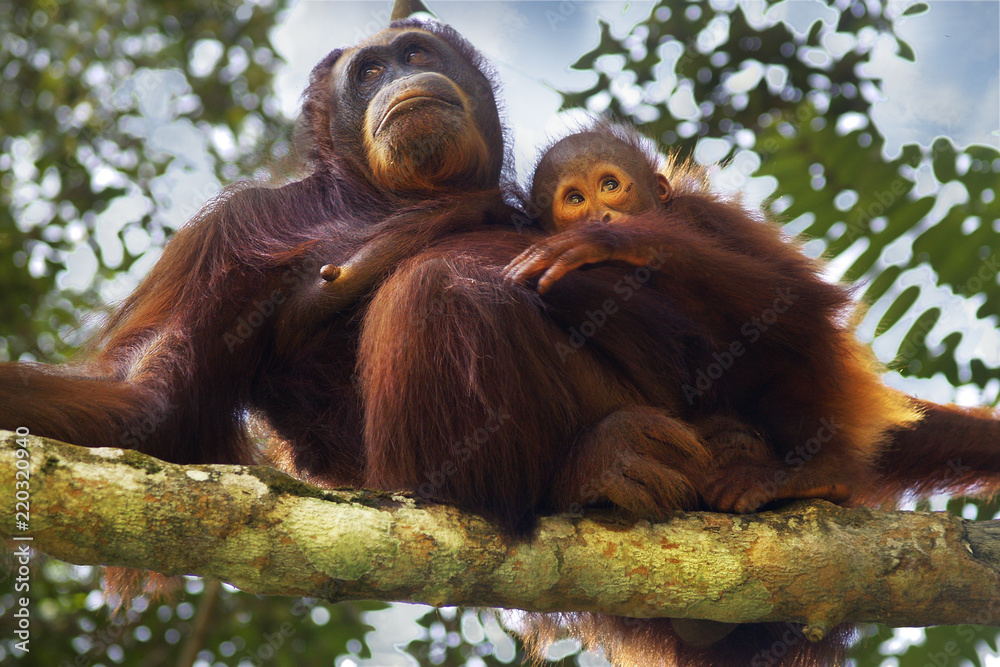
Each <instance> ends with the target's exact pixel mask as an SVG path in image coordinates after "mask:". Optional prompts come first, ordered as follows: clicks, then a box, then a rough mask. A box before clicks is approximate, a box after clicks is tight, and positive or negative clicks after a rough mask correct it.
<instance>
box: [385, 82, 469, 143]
mask: <svg viewBox="0 0 1000 667" xmlns="http://www.w3.org/2000/svg"><path fill="white" fill-rule="evenodd" d="M423 104H441V105H444V106H452V107H457V108H459V109H461V108H462V102H461V100H458V99H454V100H449V99H445V98H443V97H440V96H438V95H429V94H428V93H427V92H425V91H423V90H412V91H404V92H402V93H400V94H399V96H397V97H396V99H395V100H393V103H392V105H391V106H390V107H389V108H388V109H386V112H385V115H384V116H382V120H380V121H379V124H378V127H377V128H375V134H378V133H379V132H381V131H382V128H383V127H385V125H386V124H387V123H388V122H389V120H390V119H391V118H392V117H393V116H396V115H398V114H401V113H406V112H407V111H409V110H410V109H413V108H414V107H418V106H421V105H423Z"/></svg>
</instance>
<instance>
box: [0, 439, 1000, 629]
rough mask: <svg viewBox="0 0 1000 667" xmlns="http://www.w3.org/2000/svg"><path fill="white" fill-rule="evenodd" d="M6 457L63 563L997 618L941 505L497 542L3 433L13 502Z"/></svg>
mask: <svg viewBox="0 0 1000 667" xmlns="http://www.w3.org/2000/svg"><path fill="white" fill-rule="evenodd" d="M19 442H21V443H24V445H26V447H25V446H22V445H20V444H18V443H19ZM24 449H26V452H25V453H24V454H21V455H19V454H18V450H24ZM21 457H23V458H21ZM19 461H21V465H20V467H19V466H18V462H19ZM23 461H29V462H30V466H27V470H28V472H29V473H30V481H29V484H28V486H29V488H28V489H27V491H28V495H29V497H30V518H29V520H28V521H27V529H23V527H22V526H19V525H18V524H17V521H18V520H20V519H21V518H23V517H18V516H16V515H15V507H14V501H12V500H11V501H9V502H11V506H10V507H9V508H8V510H7V511H6V512H5V513H4V519H3V522H2V527H0V533H2V534H3V535H4V536H5V537H22V538H23V537H26V536H31V537H32V538H33V541H32V542H30V543H29V544H31V546H33V547H34V548H36V549H38V550H40V551H44V552H46V553H48V554H51V555H53V556H55V557H58V558H61V559H64V560H67V561H70V562H73V563H81V564H111V565H120V566H127V567H133V568H142V569H153V570H158V571H161V572H165V573H168V574H179V573H185V574H197V575H201V576H205V577H209V578H213V579H220V580H222V581H227V582H231V583H232V584H234V585H236V586H238V587H240V588H242V589H244V590H247V591H250V592H254V593H263V594H270V595H310V596H317V597H322V598H327V599H330V600H342V599H379V600H401V601H411V602H425V603H429V604H434V605H444V604H449V605H453V604H457V605H478V606H500V607H513V608H520V609H528V610H536V611H554V610H588V611H603V612H610V613H614V614H620V615H631V616H672V617H689V618H711V619H715V620H719V621H731V622H743V621H764V620H769V621H797V622H805V623H807V624H809V625H810V626H812V628H813V629H814V631H815V632H817V633H820V634H822V632H823V631H824V630H825V629H826V628H827V627H829V626H832V625H834V624H837V623H840V622H842V621H877V622H880V623H885V624H888V625H893V626H903V625H906V626H913V625H938V624H959V623H978V624H990V625H997V624H1000V574H998V569H1000V567H998V565H1000V547H998V545H1000V535H998V533H1000V529H998V527H997V526H996V525H995V524H994V523H992V522H980V523H977V522H970V521H965V520H963V519H961V518H959V517H956V516H953V515H951V514H947V513H924V512H881V511H874V510H866V509H859V510H847V509H843V508H840V507H836V506H834V505H830V504H828V503H823V502H818V501H817V502H810V503H800V504H797V505H794V506H793V507H791V508H788V509H786V510H784V511H780V512H765V513H761V514H757V515H752V516H735V515H726V514H711V513H678V514H677V515H676V516H675V517H674V518H673V519H671V520H670V521H668V522H666V523H663V524H658V525H650V524H649V523H647V522H639V523H637V524H634V525H631V524H626V523H623V522H621V521H618V520H616V519H614V517H612V516H610V515H602V514H597V513H594V514H593V515H591V514H588V515H587V516H585V517H566V516H560V517H547V518H543V519H542V520H541V521H540V522H539V530H538V532H537V534H536V537H535V538H534V539H533V540H531V541H530V542H527V541H524V542H516V543H511V542H509V541H508V540H506V539H504V538H503V537H502V536H500V535H498V534H497V532H496V530H495V529H494V528H493V527H492V526H490V525H489V524H488V523H486V522H485V521H483V520H482V519H480V518H478V517H476V516H473V515H469V514H466V513H463V512H461V511H459V510H457V509H455V508H453V507H449V506H444V505H436V504H433V503H428V502H425V501H422V500H420V499H414V498H411V497H408V496H406V495H402V494H392V493H384V492H375V491H357V490H349V491H347V490H344V491H322V490H319V489H317V488H315V487H311V486H308V485H306V484H303V483H301V482H298V481H296V480H294V479H292V478H290V477H287V476H286V475H284V474H282V473H280V472H277V471H275V470H273V469H270V468H265V467H242V466H223V465H216V466H177V465H172V464H168V463H164V462H162V461H159V460H156V459H153V458H150V457H148V456H145V455H142V454H139V453H137V452H132V451H123V450H117V449H86V448H82V447H75V446H73V445H66V444H63V443H59V442H56V441H52V440H46V439H43V438H31V437H28V438H18V437H17V436H15V435H14V434H12V433H8V432H4V431H0V494H2V497H4V498H8V499H13V498H15V493H16V491H17V490H18V489H17V488H15V484H16V482H17V481H18V476H17V474H16V473H17V472H18V470H24V468H25V467H26V465H27V464H25V463H24V462H23ZM20 481H22V482H23V481H24V475H23V474H22V475H21V476H20ZM23 487H24V485H23V484H22V486H21V487H20V490H21V491H23V490H25V489H24V488H23ZM22 498H23V495H22ZM19 509H23V508H19Z"/></svg>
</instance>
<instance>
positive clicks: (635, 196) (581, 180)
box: [552, 160, 670, 230]
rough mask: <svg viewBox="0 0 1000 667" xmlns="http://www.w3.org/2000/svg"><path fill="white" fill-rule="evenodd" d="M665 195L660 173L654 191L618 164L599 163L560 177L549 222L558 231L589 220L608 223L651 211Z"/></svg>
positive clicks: (647, 178) (667, 190) (663, 180)
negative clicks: (551, 222)
mask: <svg viewBox="0 0 1000 667" xmlns="http://www.w3.org/2000/svg"><path fill="white" fill-rule="evenodd" d="M669 193H670V186H669V184H667V179H666V177H664V176H663V175H662V174H656V188H655V191H654V190H652V189H651V188H650V187H649V177H648V176H646V177H645V178H637V177H636V176H633V175H632V174H631V173H629V172H628V171H626V170H625V169H623V168H622V167H621V166H620V165H617V164H614V163H612V162H607V161H604V160H600V161H596V162H592V163H591V164H589V165H587V166H586V167H584V168H582V169H575V170H574V171H572V172H564V173H563V174H562V176H561V177H560V179H559V182H558V184H557V185H556V188H555V193H554V197H553V199H552V221H553V223H554V225H555V227H556V229H560V230H561V229H566V228H567V227H570V226H572V225H574V224H577V223H580V222H586V221H592V220H602V221H604V222H612V221H614V220H616V219H617V218H619V217H621V216H623V215H637V214H639V213H645V212H646V211H651V210H653V208H655V207H656V206H658V205H659V204H660V203H662V202H665V201H666V200H667V199H668V198H669Z"/></svg>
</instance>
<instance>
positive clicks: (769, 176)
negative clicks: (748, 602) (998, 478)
mask: <svg viewBox="0 0 1000 667" xmlns="http://www.w3.org/2000/svg"><path fill="white" fill-rule="evenodd" d="M426 4H427V5H428V7H429V8H430V9H431V10H432V11H433V12H435V14H437V16H439V17H440V18H441V19H442V20H444V21H445V22H448V23H451V24H452V25H453V26H455V27H456V28H457V29H458V30H459V31H460V32H462V33H463V34H464V35H466V36H467V37H468V38H469V39H470V40H471V41H472V42H473V43H474V44H475V45H476V46H477V47H478V48H480V49H481V50H482V51H484V52H485V54H486V55H487V56H488V57H489V59H490V60H491V61H492V63H493V65H494V67H495V69H496V73H497V75H498V77H499V78H500V81H501V83H502V85H503V98H504V111H505V116H506V120H507V124H508V126H509V129H510V130H511V133H512V144H513V148H514V150H513V156H514V165H513V168H514V169H515V170H516V174H517V175H518V176H519V178H521V179H522V180H523V179H526V178H528V177H529V176H530V173H531V170H532V168H533V166H534V163H535V160H536V159H537V153H538V151H539V150H540V149H541V148H543V147H544V146H545V145H546V144H547V143H549V142H551V141H552V140H553V139H556V138H558V137H559V136H561V135H562V134H563V133H565V132H566V131H567V128H570V129H571V128H573V127H576V126H577V125H578V124H579V123H580V122H581V119H583V118H585V117H586V116H587V115H589V114H611V115H614V116H615V117H618V118H621V119H626V120H631V121H632V122H635V123H637V124H639V125H640V127H641V129H642V130H643V131H644V132H645V133H646V134H647V135H648V136H650V137H652V138H653V139H656V140H657V141H658V142H660V144H661V145H662V146H663V147H664V148H665V149H667V148H672V149H676V150H679V151H681V152H682V153H685V154H691V155H693V157H694V158H695V159H696V160H698V161H699V162H702V163H704V164H712V165H716V166H714V167H712V173H713V180H714V182H715V185H716V187H717V188H718V189H720V190H723V191H729V192H741V193H743V196H744V198H745V199H746V200H747V201H748V202H750V203H752V204H753V205H759V206H762V207H764V208H765V209H767V210H768V211H769V212H770V213H771V214H772V215H774V216H775V217H776V218H777V219H778V220H780V221H781V222H782V223H783V224H784V228H785V231H786V232H787V233H788V235H789V236H794V237H799V238H800V239H801V240H802V241H803V242H804V243H805V251H806V252H808V253H809V254H811V255H815V256H819V255H824V256H826V257H827V258H829V260H830V263H829V265H828V272H829V275H830V276H831V278H834V279H843V280H847V281H849V282H852V283H855V284H857V285H858V286H859V287H858V292H857V294H858V298H859V300H861V301H863V302H864V303H865V304H867V308H868V310H867V314H866V316H865V318H864V320H863V321H862V323H861V325H860V329H859V332H860V334H861V336H862V337H863V338H864V339H865V340H867V341H869V342H871V343H872V345H873V347H874V349H875V351H876V353H877V354H878V356H879V358H880V359H881V360H882V361H883V362H884V363H885V364H886V366H887V368H888V371H887V375H886V379H887V381H888V382H890V383H891V384H893V385H894V386H898V387H901V388H904V389H905V390H907V391H909V392H911V393H913V394H916V395H919V396H921V397H924V398H929V399H932V400H936V401H953V400H954V401H958V402H962V403H965V404H977V403H982V404H990V405H996V404H997V402H998V394H1000V327H998V322H1000V278H998V275H1000V202H998V201H997V195H998V192H997V190H998V188H1000V3H998V2H996V1H995V0H977V1H967V0H934V1H932V2H927V3H924V2H913V1H912V0H905V1H902V2H888V3H885V2H875V1H871V2H865V1H855V0H838V1H836V2H823V1H820V0H816V1H812V0H789V1H785V2H776V3H774V2H761V1H755V2H735V1H732V2H727V1H723V0H719V1H713V2H706V3H701V2H678V1H667V2H660V3H656V2H631V3H618V2H585V1H576V0H566V1H562V2H543V1H539V2H491V1H484V2H469V1H457V0H455V1H450V0H426ZM390 5H391V3H390V2H389V0H372V1H345V2H329V1H325V2H319V1H302V2H298V3H286V2H277V1H269V0H260V1H254V2H242V1H240V0H232V1H230V0H219V1H215V0H168V1H167V2H160V3H143V2H137V1H115V0H105V1H104V2H84V1H83V0H42V1H39V2H26V1H17V2H15V1H11V0H0V198H2V202H3V206H2V207H0V360H40V361H47V362H53V363H60V362H64V361H67V360H71V359H72V358H73V354H74V351H75V349H76V348H77V347H78V346H79V345H80V344H81V343H82V342H83V341H85V340H86V338H87V336H88V335H89V333H90V332H92V331H93V329H94V327H96V326H98V325H99V324H100V322H101V320H102V318H103V317H104V316H105V314H106V313H107V312H108V309H109V308H111V307H113V305H114V303H115V302H116V301H117V300H119V299H121V298H122V297H123V296H124V295H126V294H128V293H129V292H130V291H131V290H132V289H133V288H134V286H135V285H136V284H137V282H138V281H139V280H140V279H141V278H142V276H143V275H145V273H146V272H147V271H148V269H149V267H150V266H152V264H153V263H155V261H156V259H157V258H158V257H159V254H160V251H161V249H162V247H163V244H164V242H165V241H166V240H167V238H169V236H170V233H171V232H172V231H173V230H175V229H177V228H178V227H179V226H180V225H182V224H183V223H184V221H185V220H187V219H188V218H189V217H190V216H191V215H192V214H193V213H194V212H195V211H197V210H198V208H199V207H200V206H201V205H202V204H203V203H204V202H205V201H206V200H208V199H209V198H210V197H212V196H213V195H214V194H216V193H217V192H218V191H219V189H220V188H221V187H222V186H223V185H224V184H226V183H229V182H232V181H233V180H236V179H240V178H261V179H264V178H268V177H281V178H285V177H288V176H289V175H294V174H295V173H297V171H298V170H299V169H300V166H301V165H300V163H299V160H298V156H297V155H296V154H295V152H294V150H293V148H292V146H291V144H290V137H291V126H292V124H293V122H294V117H295V115H296V113H297V103H298V96H299V93H300V92H301V90H302V88H303V87H304V85H305V82H306V80H307V77H308V73H309V70H310V69H311V67H312V65H313V64H314V63H315V62H316V61H317V60H319V58H320V57H322V55H324V54H325V53H326V52H328V51H329V50H331V49H332V48H335V47H338V46H343V45H348V44H353V43H355V42H357V41H358V40H360V39H363V38H364V37H366V36H368V35H370V34H373V33H374V32H377V31H378V30H380V29H381V28H382V27H384V25H385V24H386V21H387V19H388V15H389V9H390ZM910 506H911V507H912V506H914V504H913V503H911V504H910ZM928 506H929V507H933V508H935V509H945V508H947V509H949V510H951V511H954V512H958V513H961V514H962V515H963V516H965V517H967V518H979V519H990V518H994V517H995V516H996V512H997V509H998V508H997V505H996V504H995V503H991V502H975V503H972V502H965V501H963V500H958V499H947V498H935V499H933V500H932V502H930V503H929V504H928V503H924V504H921V507H928ZM34 563H35V568H36V569H35V574H34V579H33V584H34V585H33V588H32V600H33V611H34V617H33V621H32V622H33V625H32V630H33V632H34V635H33V639H34V641H33V642H32V644H31V649H32V650H31V652H30V653H29V654H27V655H22V654H20V653H18V652H14V651H13V650H12V640H13V634H12V628H13V623H12V619H11V618H10V612H11V610H12V607H13V585H12V584H13V582H12V580H11V564H10V562H9V561H8V562H4V563H2V567H0V579H2V581H3V584H2V587H0V660H2V661H3V662H4V663H5V664H6V663H9V664H23V665H44V666H46V667H47V666H50V665H64V664H66V665H70V664H71V665H143V666H146V665H179V664H192V662H193V663H194V664H198V665H202V666H205V667H207V666H208V665H242V666H244V667H246V666H248V665H262V664H268V665H323V664H331V665H407V664H409V665H413V664H419V665H499V664H517V663H519V662H520V648H519V646H518V644H517V643H516V641H515V640H513V639H511V638H510V637H509V636H508V635H507V634H506V633H505V632H504V628H503V624H502V623H501V622H498V621H497V619H496V618H495V617H494V616H493V615H492V613H490V612H487V611H476V610H464V609H440V610H439V609H432V608H429V607H424V606H419V605H401V604H392V605H387V604H384V603H340V604H328V603H326V602H321V601H316V600H308V599H306V600H298V599H296V600H292V599H280V598H258V597H254V596H251V595H247V594H244V593H241V592H238V591H235V590H233V589H230V588H229V587H226V586H222V587H221V588H220V587H218V586H216V585H214V584H208V585H206V584H205V582H202V581H200V580H197V579H191V580H189V581H188V582H187V583H186V586H185V590H184V591H183V593H182V594H181V595H180V596H179V597H178V598H177V599H176V600H174V601H172V602H167V603H165V602H162V601H149V600H145V599H140V600H138V601H137V602H136V605H135V606H134V608H133V609H131V610H130V611H129V612H128V613H127V614H126V615H125V616H124V618H121V619H118V620H114V621H112V620H110V619H109V617H108V613H107V608H106V607H105V606H103V601H102V597H101V594H100V592H99V590H98V586H97V580H98V576H99V573H98V572H97V571H96V570H95V569H94V568H87V567H76V566H72V565H67V564H64V563H61V562H58V561H55V560H50V559H46V558H44V557H41V556H39V557H38V558H37V559H36V560H35V562H34ZM199 609H200V610H201V616H199ZM201 617H205V618H206V619H207V620H208V622H207V623H200V621H199V618H201ZM982 622H983V624H984V626H989V625H998V624H1000V619H997V618H995V617H993V616H991V614H990V613H989V611H984V615H983V618H982ZM862 634H863V636H864V637H863V639H862V641H861V642H860V643H859V644H858V646H857V648H856V649H855V651H854V653H853V657H852V660H853V661H854V664H856V665H861V666H869V665H872V666H874V665H900V666H913V667H923V666H924V665H934V666H935V667H945V666H950V665H956V666H957V665H977V666H978V665H1000V658H998V657H997V655H998V654H997V644H996V640H997V631H996V630H995V629H992V628H989V627H980V626H962V627H958V628H931V629H927V630H924V629H895V630H892V629H887V628H879V627H870V628H865V629H864V630H863V633H862ZM552 659H553V662H555V663H558V664H566V665H576V664H581V665H600V664H604V663H603V661H602V660H601V659H600V657H599V656H593V655H588V654H583V655H580V654H578V651H577V647H576V646H575V645H574V644H573V643H572V642H564V643H561V644H559V645H557V646H556V647H555V649H554V651H553V653H552Z"/></svg>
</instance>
